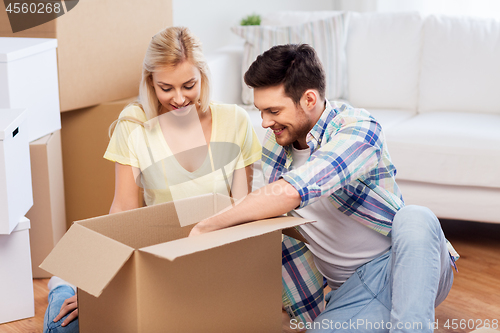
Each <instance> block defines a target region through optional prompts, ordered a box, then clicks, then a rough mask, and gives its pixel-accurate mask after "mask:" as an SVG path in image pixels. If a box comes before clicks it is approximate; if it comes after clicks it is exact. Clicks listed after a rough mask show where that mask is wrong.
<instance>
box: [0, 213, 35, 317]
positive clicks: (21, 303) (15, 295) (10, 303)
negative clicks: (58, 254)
mask: <svg viewBox="0 0 500 333" xmlns="http://www.w3.org/2000/svg"><path fill="white" fill-rule="evenodd" d="M18 222H19V223H18V224H17V226H16V228H15V229H14V230H13V231H12V233H11V234H10V235H0V295H1V297H0V324H2V323H6V322H9V321H14V320H19V319H23V318H29V317H33V316H34V315H35V299H34V297H33V280H32V278H31V258H30V240H29V228H30V221H29V220H28V219H27V218H25V217H22V218H21V219H20V221H18Z"/></svg>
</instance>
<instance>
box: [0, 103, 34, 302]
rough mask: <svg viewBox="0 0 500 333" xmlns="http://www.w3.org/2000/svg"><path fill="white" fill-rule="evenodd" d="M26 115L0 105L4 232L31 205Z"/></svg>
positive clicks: (0, 211) (1, 223)
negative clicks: (2, 107)
mask: <svg viewBox="0 0 500 333" xmlns="http://www.w3.org/2000/svg"><path fill="white" fill-rule="evenodd" d="M26 116H27V114H26V111H25V110H22V109H19V110H11V109H0V234H4V235H9V234H10V233H11V232H12V231H13V230H14V228H15V227H16V226H17V224H18V223H19V220H20V218H22V217H23V216H24V215H25V214H26V213H27V212H28V210H29V209H30V208H31V206H32V205H33V194H32V187H31V166H30V153H29V142H28V130H27V126H26ZM0 256H3V254H2V253H1V252H0ZM0 271H3V268H2V267H0ZM0 302H2V298H0Z"/></svg>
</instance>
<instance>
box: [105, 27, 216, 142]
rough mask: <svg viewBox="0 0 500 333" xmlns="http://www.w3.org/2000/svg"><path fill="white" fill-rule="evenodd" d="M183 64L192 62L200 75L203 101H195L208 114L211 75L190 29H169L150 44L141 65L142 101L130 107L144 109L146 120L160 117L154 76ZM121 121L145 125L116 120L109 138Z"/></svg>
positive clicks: (159, 34) (155, 37)
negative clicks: (158, 72)
mask: <svg viewBox="0 0 500 333" xmlns="http://www.w3.org/2000/svg"><path fill="white" fill-rule="evenodd" d="M184 61H189V62H190V63H192V64H193V65H194V66H195V67H196V68H198V70H199V71H200V74H201V92H200V100H199V101H196V107H197V108H198V110H200V111H203V112H205V111H207V110H208V106H209V103H210V72H209V69H208V65H207V61H206V60H205V57H204V55H203V50H202V46H201V43H200V41H199V40H198V38H197V37H196V36H194V35H193V34H192V33H191V31H189V29H188V28H185V27H170V28H166V29H163V30H162V31H160V32H158V33H157V34H156V35H154V36H153V38H152V39H151V41H150V42H149V46H148V48H147V50H146V55H145V57H144V62H143V64H142V78H141V83H140V86H139V99H138V101H137V102H135V103H132V104H131V105H137V106H139V107H141V108H142V110H143V111H144V113H145V114H146V118H147V120H151V119H153V118H155V117H157V116H158V115H159V111H160V108H161V104H160V101H159V100H158V98H157V97H156V92H155V89H154V87H153V84H152V82H153V77H152V76H153V73H154V72H156V71H159V70H161V69H162V68H165V67H171V66H177V65H178V64H180V63H182V62H184ZM120 120H129V121H133V122H136V123H139V124H141V125H142V122H140V121H139V120H137V119H133V118H130V117H125V118H120V119H117V120H116V121H115V122H113V124H111V126H110V128H109V135H110V136H111V133H112V132H113V130H114V128H115V126H116V124H117V123H118V121H120Z"/></svg>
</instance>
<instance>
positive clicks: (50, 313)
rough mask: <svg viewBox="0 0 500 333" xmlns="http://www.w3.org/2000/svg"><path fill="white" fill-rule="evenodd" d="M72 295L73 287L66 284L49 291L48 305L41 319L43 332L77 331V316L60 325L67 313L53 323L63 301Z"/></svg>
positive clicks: (73, 292) (76, 332)
mask: <svg viewBox="0 0 500 333" xmlns="http://www.w3.org/2000/svg"><path fill="white" fill-rule="evenodd" d="M74 295H75V291H74V290H73V288H71V287H70V286H67V285H60V286H57V287H55V288H54V289H52V290H51V291H50V292H49V306H48V307H47V310H46V311H45V317H44V319H43V333H78V331H79V329H78V318H76V319H75V320H73V321H72V322H71V323H69V324H68V325H67V326H65V327H62V326H61V324H62V323H63V321H64V320H65V319H66V317H67V316H68V315H69V313H68V314H67V315H66V316H64V318H62V319H60V320H59V321H58V322H56V323H54V318H55V317H57V315H58V314H59V312H60V311H61V306H62V304H63V303H64V301H65V300H66V299H67V298H70V297H72V296H74ZM70 313H71V312H70Z"/></svg>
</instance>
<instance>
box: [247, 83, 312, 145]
mask: <svg viewBox="0 0 500 333" xmlns="http://www.w3.org/2000/svg"><path fill="white" fill-rule="evenodd" d="M301 102H302V101H301ZM254 104H255V107H256V108H257V109H259V110H260V115H261V118H262V127H264V128H271V129H272V130H273V132H274V135H275V136H276V142H277V143H278V144H279V145H280V146H288V145H290V144H292V143H295V147H296V148H301V149H305V148H307V145H306V146H305V147H304V145H305V142H306V140H305V138H306V135H307V133H309V131H310V130H311V128H312V127H313V126H314V123H312V120H311V117H310V116H309V114H308V113H307V112H306V111H304V108H303V107H302V106H301V105H295V103H294V102H293V101H292V99H291V98H290V97H288V96H286V95H285V89H284V87H283V85H279V86H274V87H266V88H256V89H254Z"/></svg>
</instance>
